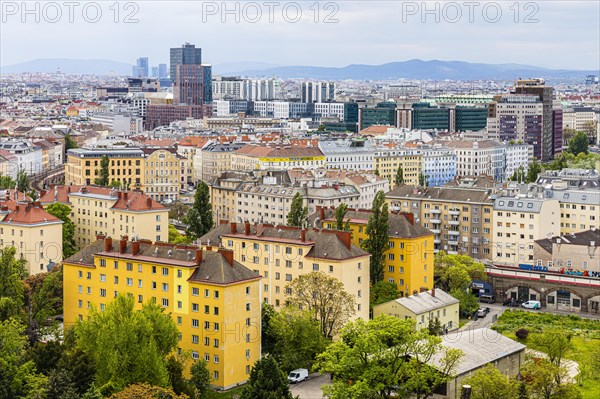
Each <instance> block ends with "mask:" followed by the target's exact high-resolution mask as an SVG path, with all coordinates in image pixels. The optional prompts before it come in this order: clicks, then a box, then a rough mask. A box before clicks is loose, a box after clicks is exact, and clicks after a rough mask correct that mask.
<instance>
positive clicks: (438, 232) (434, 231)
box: [429, 229, 442, 234]
mask: <svg viewBox="0 0 600 399" xmlns="http://www.w3.org/2000/svg"><path fill="white" fill-rule="evenodd" d="M429 231H431V232H432V233H433V234H441V233H442V230H440V229H429Z"/></svg>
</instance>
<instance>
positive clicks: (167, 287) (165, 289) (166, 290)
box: [162, 283, 169, 292]
mask: <svg viewBox="0 0 600 399" xmlns="http://www.w3.org/2000/svg"><path fill="white" fill-rule="evenodd" d="M162 290H163V291H164V292H168V291H169V284H167V283H162Z"/></svg>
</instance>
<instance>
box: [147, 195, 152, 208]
mask: <svg viewBox="0 0 600 399" xmlns="http://www.w3.org/2000/svg"><path fill="white" fill-rule="evenodd" d="M146 204H147V205H148V208H152V198H150V197H148V198H146Z"/></svg>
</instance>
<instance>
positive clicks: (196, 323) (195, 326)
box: [192, 319, 200, 328]
mask: <svg viewBox="0 0 600 399" xmlns="http://www.w3.org/2000/svg"><path fill="white" fill-rule="evenodd" d="M199 326H200V323H199V322H198V319H192V327H193V328H198V327H199Z"/></svg>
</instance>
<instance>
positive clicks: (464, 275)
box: [434, 251, 487, 292]
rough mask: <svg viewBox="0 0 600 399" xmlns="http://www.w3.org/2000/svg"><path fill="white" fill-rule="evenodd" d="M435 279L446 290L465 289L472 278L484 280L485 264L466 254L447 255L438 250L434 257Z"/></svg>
mask: <svg viewBox="0 0 600 399" xmlns="http://www.w3.org/2000/svg"><path fill="white" fill-rule="evenodd" d="M434 274H435V279H436V281H437V282H438V283H439V285H440V288H442V289H443V290H444V291H446V292H450V291H453V290H467V289H468V288H469V286H470V285H471V282H472V281H473V280H480V281H486V280H487V275H486V273H485V266H484V265H483V263H480V262H475V261H474V260H473V258H471V257H470V256H467V255H448V254H446V253H445V252H444V251H440V252H438V253H437V254H436V255H435V258H434Z"/></svg>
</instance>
